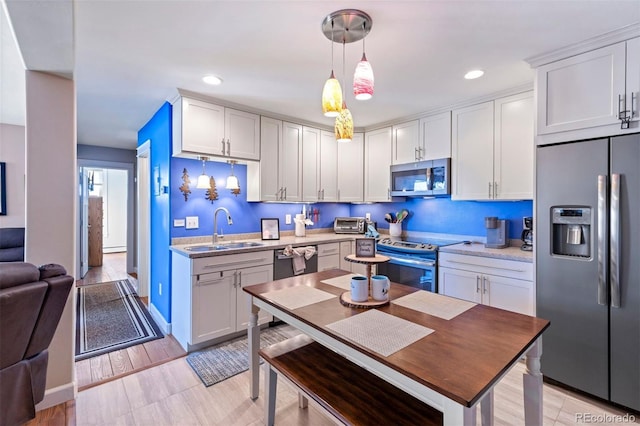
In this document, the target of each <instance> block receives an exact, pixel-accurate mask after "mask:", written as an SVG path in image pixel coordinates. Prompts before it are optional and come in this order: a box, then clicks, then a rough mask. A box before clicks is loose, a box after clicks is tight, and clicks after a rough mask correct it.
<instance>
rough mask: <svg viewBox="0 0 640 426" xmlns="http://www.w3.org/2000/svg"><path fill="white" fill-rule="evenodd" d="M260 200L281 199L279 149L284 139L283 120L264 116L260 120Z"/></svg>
mask: <svg viewBox="0 0 640 426" xmlns="http://www.w3.org/2000/svg"><path fill="white" fill-rule="evenodd" d="M260 139H261V142H260V200H261V201H280V197H281V195H282V194H281V191H280V190H281V189H282V185H280V182H279V176H278V173H279V168H280V166H279V164H278V162H279V161H280V160H279V155H278V149H279V147H280V145H281V139H282V121H280V120H274V119H273V118H268V117H262V119H261V121H260Z"/></svg>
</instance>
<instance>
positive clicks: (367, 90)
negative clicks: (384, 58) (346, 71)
mask: <svg viewBox="0 0 640 426" xmlns="http://www.w3.org/2000/svg"><path fill="white" fill-rule="evenodd" d="M353 94H354V95H355V97H356V99H358V100H360V101H364V100H367V99H371V97H372V96H373V68H371V64H370V63H369V61H367V57H366V55H365V53H364V52H362V59H361V60H360V62H358V65H357V66H356V71H355V72H354V73H353Z"/></svg>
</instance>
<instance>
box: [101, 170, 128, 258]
mask: <svg viewBox="0 0 640 426" xmlns="http://www.w3.org/2000/svg"><path fill="white" fill-rule="evenodd" d="M103 173H104V176H105V183H104V189H105V194H104V195H103V200H104V203H105V209H104V210H105V211H104V219H103V224H104V230H103V231H102V249H103V251H104V252H105V253H114V252H122V251H127V171H126V170H116V169H104V170H103Z"/></svg>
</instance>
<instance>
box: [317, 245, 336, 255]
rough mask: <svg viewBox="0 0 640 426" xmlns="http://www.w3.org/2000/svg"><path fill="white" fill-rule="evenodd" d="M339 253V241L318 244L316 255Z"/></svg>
mask: <svg viewBox="0 0 640 426" xmlns="http://www.w3.org/2000/svg"><path fill="white" fill-rule="evenodd" d="M330 254H340V243H329V244H318V256H328V255H330Z"/></svg>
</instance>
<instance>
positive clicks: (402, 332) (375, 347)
mask: <svg viewBox="0 0 640 426" xmlns="http://www.w3.org/2000/svg"><path fill="white" fill-rule="evenodd" d="M327 328H329V329H331V330H333V331H335V332H336V333H339V334H341V335H343V336H344V337H346V338H347V339H349V340H352V341H354V342H356V343H357V344H359V345H361V346H364V347H365V348H367V349H369V350H372V351H374V352H377V353H379V354H380V355H383V356H389V355H391V354H393V353H395V352H397V351H399V350H400V349H403V348H405V347H407V346H409V345H410V344H412V343H414V342H417V341H418V340H420V339H422V338H423V337H425V336H428V335H429V334H431V333H433V331H434V330H432V329H430V328H427V327H423V326H421V325H419V324H415V323H412V322H411V321H407V320H404V319H402V318H398V317H394V316H393V315H389V314H387V313H384V312H381V311H379V310H377V309H372V310H370V311H366V312H363V313H361V314H358V315H354V316H352V317H349V318H345V319H343V320H340V321H336V322H334V323H331V324H328V325H327Z"/></svg>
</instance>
